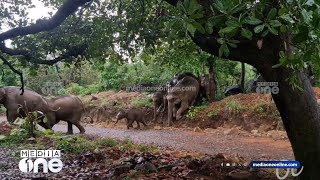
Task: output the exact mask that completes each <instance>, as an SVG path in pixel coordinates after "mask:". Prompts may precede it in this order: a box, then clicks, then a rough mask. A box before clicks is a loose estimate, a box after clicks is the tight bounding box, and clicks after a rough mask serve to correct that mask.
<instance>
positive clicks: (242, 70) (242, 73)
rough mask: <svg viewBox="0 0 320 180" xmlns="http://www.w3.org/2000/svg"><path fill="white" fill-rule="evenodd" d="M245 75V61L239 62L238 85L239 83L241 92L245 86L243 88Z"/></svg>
mask: <svg viewBox="0 0 320 180" xmlns="http://www.w3.org/2000/svg"><path fill="white" fill-rule="evenodd" d="M245 75H246V69H245V63H244V62H241V82H240V85H241V88H242V90H243V92H245V88H244V79H245Z"/></svg>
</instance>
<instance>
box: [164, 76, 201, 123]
mask: <svg viewBox="0 0 320 180" xmlns="http://www.w3.org/2000/svg"><path fill="white" fill-rule="evenodd" d="M199 88H200V85H199V81H198V80H197V79H196V78H194V77H191V76H186V77H184V78H183V79H181V80H179V81H178V82H177V84H176V85H175V86H173V87H172V88H169V89H168V95H167V101H168V122H167V125H169V126H171V125H172V119H173V117H175V118H176V120H179V119H181V117H182V114H183V113H184V112H185V111H186V110H187V109H188V108H189V107H190V106H192V105H193V104H194V103H195V100H196V98H197V96H198V93H199ZM179 105H180V106H179ZM177 107H179V109H177Z"/></svg>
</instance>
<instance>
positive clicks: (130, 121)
mask: <svg viewBox="0 0 320 180" xmlns="http://www.w3.org/2000/svg"><path fill="white" fill-rule="evenodd" d="M133 122H134V120H129V119H128V125H127V129H129V128H130V127H132V128H133V125H132V124H133Z"/></svg>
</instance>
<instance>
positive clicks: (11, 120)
mask: <svg viewBox="0 0 320 180" xmlns="http://www.w3.org/2000/svg"><path fill="white" fill-rule="evenodd" d="M6 115H7V120H8V122H9V123H10V124H13V123H14V121H15V120H16V119H17V118H18V114H17V113H14V112H9V111H8V110H7V111H6Z"/></svg>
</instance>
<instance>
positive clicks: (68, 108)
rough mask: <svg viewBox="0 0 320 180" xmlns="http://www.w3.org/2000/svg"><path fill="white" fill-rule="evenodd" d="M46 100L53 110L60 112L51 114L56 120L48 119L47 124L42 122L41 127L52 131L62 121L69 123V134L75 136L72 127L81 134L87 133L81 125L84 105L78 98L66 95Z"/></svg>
mask: <svg viewBox="0 0 320 180" xmlns="http://www.w3.org/2000/svg"><path fill="white" fill-rule="evenodd" d="M45 100H46V101H47V103H48V105H49V106H50V107H51V108H53V109H58V110H56V111H54V112H50V113H49V114H52V113H54V115H53V116H52V117H55V119H53V120H52V119H51V120H50V119H48V122H47V123H43V122H40V123H39V125H40V126H42V127H44V128H45V129H51V128H52V127H53V126H54V125H55V124H57V123H58V122H59V121H60V120H62V121H66V122H67V123H68V131H67V134H73V129H72V125H75V126H76V127H77V128H78V129H79V130H80V133H81V134H83V133H85V129H84V127H83V126H82V125H81V124H80V119H81V116H82V114H83V112H84V105H83V103H82V101H81V100H80V99H79V98H78V97H77V96H74V95H66V96H60V97H55V98H50V99H45Z"/></svg>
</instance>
